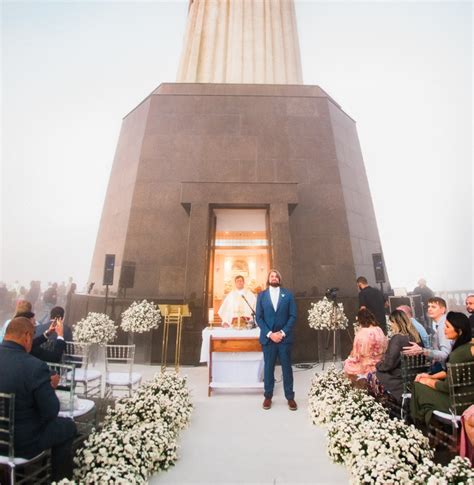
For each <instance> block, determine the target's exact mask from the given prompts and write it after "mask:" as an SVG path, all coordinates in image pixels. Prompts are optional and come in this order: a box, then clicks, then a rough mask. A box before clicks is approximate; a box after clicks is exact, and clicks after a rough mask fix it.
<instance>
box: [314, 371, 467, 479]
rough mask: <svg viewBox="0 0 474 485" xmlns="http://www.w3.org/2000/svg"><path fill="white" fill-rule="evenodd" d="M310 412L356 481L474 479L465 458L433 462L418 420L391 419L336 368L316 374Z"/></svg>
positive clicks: (334, 454)
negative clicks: (409, 422) (415, 423)
mask: <svg viewBox="0 0 474 485" xmlns="http://www.w3.org/2000/svg"><path fill="white" fill-rule="evenodd" d="M309 412H310V415H311V419H312V421H313V423H314V424H324V425H326V426H327V428H328V432H327V437H328V454H329V456H330V457H331V459H332V460H333V461H334V462H336V463H341V464H343V465H346V466H347V467H348V468H349V470H350V473H351V482H352V483H353V484H367V485H368V484H406V483H413V484H417V485H421V484H429V485H448V484H461V483H464V484H469V483H474V472H473V471H472V469H471V466H470V463H469V461H468V460H467V459H462V458H460V457H456V458H455V459H453V460H452V461H451V463H450V464H449V465H447V466H442V465H438V464H436V463H434V462H433V450H432V449H431V448H430V446H429V443H428V439H427V438H425V437H424V436H423V434H422V433H421V432H420V431H419V430H417V429H416V428H415V427H414V426H408V425H407V424H405V423H404V422H403V421H400V420H398V419H391V418H390V417H389V414H388V412H387V411H386V410H385V408H384V407H383V406H382V405H381V404H380V403H378V402H376V401H375V399H374V398H372V397H371V396H369V395H367V393H366V392H365V391H362V390H357V389H354V388H353V387H352V386H351V384H350V382H349V381H348V380H347V379H346V377H345V376H344V374H343V372H342V371H339V370H336V369H334V368H331V369H329V370H328V371H327V372H325V373H322V374H316V375H315V376H314V378H313V382H312V385H311V389H310V393H309Z"/></svg>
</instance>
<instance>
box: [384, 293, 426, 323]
mask: <svg viewBox="0 0 474 485" xmlns="http://www.w3.org/2000/svg"><path fill="white" fill-rule="evenodd" d="M388 303H389V306H390V313H392V312H393V310H396V309H397V307H399V306H401V305H408V306H409V307H410V308H411V311H412V313H413V316H414V317H415V318H416V319H417V320H418V321H420V320H422V319H423V318H424V314H423V305H422V303H421V296H420V295H409V296H389V297H388Z"/></svg>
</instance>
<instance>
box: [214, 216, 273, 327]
mask: <svg viewBox="0 0 474 485" xmlns="http://www.w3.org/2000/svg"><path fill="white" fill-rule="evenodd" d="M267 221H268V211H267V209H247V208H246V209H227V208H225V209H224V208H215V209H213V235H211V237H212V241H211V257H210V267H209V276H210V278H209V280H208V281H209V287H208V291H209V299H208V301H209V319H210V320H213V323H214V325H220V323H221V322H220V318H219V316H218V314H217V312H218V310H219V308H220V306H221V304H222V301H223V300H224V298H225V297H226V295H227V294H228V293H229V292H230V291H232V290H233V289H234V279H235V277H236V276H238V275H241V276H243V277H244V278H245V287H246V288H248V289H250V290H251V291H252V292H253V293H255V295H257V294H258V293H259V292H260V291H262V290H263V289H265V286H266V278H267V274H268V271H269V269H270V242H269V237H268V223H267Z"/></svg>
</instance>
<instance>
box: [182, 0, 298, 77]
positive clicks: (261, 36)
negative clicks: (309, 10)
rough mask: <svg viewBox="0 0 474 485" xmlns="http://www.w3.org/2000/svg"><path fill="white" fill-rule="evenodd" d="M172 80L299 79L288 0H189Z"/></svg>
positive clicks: (290, 1) (291, 3)
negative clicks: (179, 50)
mask: <svg viewBox="0 0 474 485" xmlns="http://www.w3.org/2000/svg"><path fill="white" fill-rule="evenodd" d="M177 81H178V82H196V83H249V84H265V83H266V84H302V82H303V79H302V72H301V60H300V52H299V45H298V33H297V28H296V17H295V10H294V0H193V1H192V2H191V3H190V8H189V12H188V21H187V25H186V33H185V37H184V45H183V51H182V54H181V62H180V66H179V70H178V78H177Z"/></svg>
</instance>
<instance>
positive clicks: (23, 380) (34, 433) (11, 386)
mask: <svg viewBox="0 0 474 485" xmlns="http://www.w3.org/2000/svg"><path fill="white" fill-rule="evenodd" d="M34 332H35V329H34V326H33V324H32V323H31V321H30V320H29V319H28V318H22V317H19V318H14V319H13V320H12V321H11V322H10V325H8V328H7V331H6V333H5V338H4V340H3V342H2V344H1V345H0V369H2V372H0V392H5V393H14V394H15V436H14V444H15V456H19V457H24V458H32V457H34V456H36V455H38V454H39V453H40V452H41V451H43V450H48V449H51V465H52V478H53V480H57V481H59V480H61V479H62V478H71V475H72V451H71V447H72V442H73V439H74V437H75V435H76V425H75V424H74V421H72V420H71V419H67V418H59V417H58V412H59V401H58V398H57V397H56V394H55V392H54V389H53V387H52V384H51V374H50V371H49V368H48V366H47V365H46V364H45V363H44V362H42V361H41V360H39V359H37V358H36V357H33V356H32V355H30V353H29V352H30V350H31V347H32V344H33V336H34Z"/></svg>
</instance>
